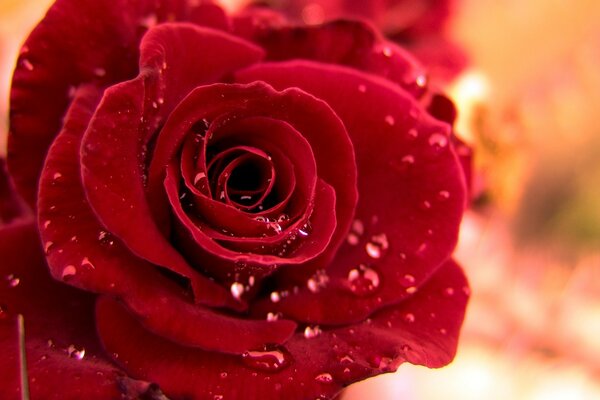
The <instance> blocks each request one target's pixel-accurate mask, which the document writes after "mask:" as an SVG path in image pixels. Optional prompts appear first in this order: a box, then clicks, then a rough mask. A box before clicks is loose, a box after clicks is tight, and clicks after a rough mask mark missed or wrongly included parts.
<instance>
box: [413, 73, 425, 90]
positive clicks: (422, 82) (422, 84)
mask: <svg viewBox="0 0 600 400" xmlns="http://www.w3.org/2000/svg"><path fill="white" fill-rule="evenodd" d="M415 83H416V84H417V86H418V87H421V88H422V87H425V85H427V76H425V75H419V76H417V79H415Z"/></svg>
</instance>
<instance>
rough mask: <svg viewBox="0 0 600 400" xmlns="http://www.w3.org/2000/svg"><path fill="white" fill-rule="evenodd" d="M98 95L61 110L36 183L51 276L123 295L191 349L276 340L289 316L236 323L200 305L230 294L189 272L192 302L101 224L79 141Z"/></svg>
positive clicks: (226, 299) (285, 332) (84, 93)
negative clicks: (59, 126) (60, 123)
mask: <svg viewBox="0 0 600 400" xmlns="http://www.w3.org/2000/svg"><path fill="white" fill-rule="evenodd" d="M98 98H99V93H98V92H97V90H96V89H95V88H93V87H82V88H80V89H79V91H78V93H77V94H76V98H75V101H74V102H73V105H72V107H71V109H70V111H69V113H68V118H67V122H66V124H65V129H64V130H63V131H62V132H61V134H60V135H59V136H58V137H57V139H56V140H55V142H54V144H53V145H52V147H51V148H50V152H49V155H48V158H47V161H46V164H45V168H44V172H43V174H42V179H41V182H40V200H39V203H38V214H39V216H38V217H39V228H40V231H41V237H42V242H43V245H44V249H45V251H46V253H47V258H48V262H49V266H50V270H51V272H52V274H53V275H54V277H55V278H56V279H59V280H64V281H66V282H68V283H70V284H72V285H75V286H78V287H81V288H84V289H87V290H91V291H94V292H101V293H109V294H111V295H113V296H116V297H118V298H120V299H122V300H123V301H124V302H125V303H126V304H127V306H128V307H129V309H131V310H132V311H133V312H135V313H136V314H138V315H139V317H140V318H141V319H142V320H143V321H144V324H145V325H146V327H147V328H148V329H150V330H151V331H153V332H156V333H158V334H162V335H165V336H167V337H169V338H171V339H172V340H177V341H179V342H181V343H187V344H188V345H190V346H198V347H202V348H210V349H218V350H220V351H224V352H233V353H236V352H243V351H244V350H245V349H246V348H247V347H248V346H253V345H254V346H256V345H259V344H262V343H266V342H274V343H280V342H283V341H285V340H286V339H287V338H288V337H289V336H290V335H291V334H292V333H293V331H294V329H295V324H294V323H293V322H290V321H277V322H276V323H268V322H266V321H252V320H241V319H237V318H233V317H230V316H227V315H224V314H220V313H218V312H216V311H214V310H211V309H209V308H205V307H203V306H201V305H195V304H194V300H195V301H196V302H197V303H200V304H206V305H209V306H215V307H223V306H224V307H230V308H236V309H239V308H240V307H241V306H242V307H243V304H240V303H239V302H237V301H235V300H234V299H233V297H232V296H231V294H230V293H229V291H227V290H225V289H224V288H222V287H221V286H219V285H217V284H216V283H215V282H213V281H211V280H208V279H207V278H205V277H203V276H202V275H200V274H199V273H198V272H197V271H193V273H194V275H193V276H194V277H195V278H194V279H193V280H192V283H195V286H196V288H197V289H198V291H197V293H196V294H197V296H196V297H195V298H194V299H192V298H190V296H188V294H187V293H186V292H187V290H186V289H185V288H181V287H179V286H178V285H176V284H175V283H174V282H170V280H169V278H168V277H167V276H164V275H163V274H161V273H160V272H159V270H158V269H157V268H156V266H154V265H151V264H149V263H147V262H145V261H143V260H141V259H139V258H137V257H135V256H134V255H132V254H131V253H130V252H129V251H128V249H127V248H126V247H124V246H123V244H122V242H121V241H120V240H119V239H118V238H116V237H114V236H112V235H111V234H110V233H108V232H107V231H106V228H105V227H104V226H102V225H101V224H100V223H99V222H98V219H97V217H96V215H95V214H94V213H93V211H92V210H91V209H90V206H89V205H88V204H87V201H86V198H85V194H84V191H83V188H82V187H81V174H80V170H79V167H80V166H79V161H78V155H79V144H80V140H81V135H82V132H83V129H85V127H86V121H87V120H88V119H89V118H90V116H91V110H93V108H94V107H93V105H94V104H95V102H96V101H98ZM198 326H215V327H219V329H222V330H223V332H229V333H230V334H231V335H235V340H234V339H233V338H232V337H230V336H228V335H220V336H215V335H212V334H211V333H209V332H206V331H204V330H199V329H197V327H198Z"/></svg>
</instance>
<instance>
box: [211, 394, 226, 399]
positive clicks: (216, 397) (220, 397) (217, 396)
mask: <svg viewBox="0 0 600 400" xmlns="http://www.w3.org/2000/svg"><path fill="white" fill-rule="evenodd" d="M223 399H224V397H223V395H222V394H215V395H214V396H213V400H223Z"/></svg>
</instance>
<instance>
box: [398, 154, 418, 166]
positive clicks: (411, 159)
mask: <svg viewBox="0 0 600 400" xmlns="http://www.w3.org/2000/svg"><path fill="white" fill-rule="evenodd" d="M401 161H402V162H403V163H404V164H405V165H413V164H414V163H415V157H414V156H413V155H411V154H407V155H405V156H404V157H402V160H401Z"/></svg>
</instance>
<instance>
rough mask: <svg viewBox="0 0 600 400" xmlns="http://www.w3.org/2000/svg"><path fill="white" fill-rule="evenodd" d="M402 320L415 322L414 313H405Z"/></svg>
mask: <svg viewBox="0 0 600 400" xmlns="http://www.w3.org/2000/svg"><path fill="white" fill-rule="evenodd" d="M404 320H405V321H406V322H415V314H413V313H406V315H404Z"/></svg>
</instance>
